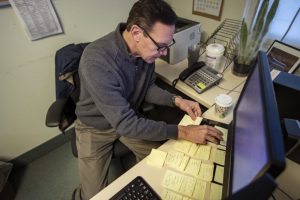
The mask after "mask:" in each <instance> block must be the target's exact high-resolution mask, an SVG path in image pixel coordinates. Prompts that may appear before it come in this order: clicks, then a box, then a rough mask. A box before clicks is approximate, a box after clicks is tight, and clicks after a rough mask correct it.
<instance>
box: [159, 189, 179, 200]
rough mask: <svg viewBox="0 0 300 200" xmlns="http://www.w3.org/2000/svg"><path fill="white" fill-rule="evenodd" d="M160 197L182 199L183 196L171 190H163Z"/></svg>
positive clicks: (167, 199)
mask: <svg viewBox="0 0 300 200" xmlns="http://www.w3.org/2000/svg"><path fill="white" fill-rule="evenodd" d="M162 199H164V200H182V199H183V196H182V195H180V194H177V193H175V192H173V191H171V190H166V189H165V190H164V191H163V194H162Z"/></svg>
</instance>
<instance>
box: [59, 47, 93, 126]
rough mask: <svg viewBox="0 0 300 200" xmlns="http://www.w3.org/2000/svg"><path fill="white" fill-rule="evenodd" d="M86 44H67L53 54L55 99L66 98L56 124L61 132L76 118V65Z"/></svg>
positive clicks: (78, 89)
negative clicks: (59, 118) (58, 121)
mask: <svg viewBox="0 0 300 200" xmlns="http://www.w3.org/2000/svg"><path fill="white" fill-rule="evenodd" d="M88 44H89V43H80V44H69V45H66V46H64V47H62V48H61V49H59V50H58V51H57V52H56V54H55V85H56V99H65V100H66V103H65V105H64V109H63V112H62V117H61V120H60V123H59V126H58V127H59V129H60V130H61V131H62V132H64V131H65V130H66V129H67V128H68V127H69V126H71V125H72V124H73V122H74V121H75V120H76V118H77V117H76V115H75V108H76V103H77V102H78V100H79V95H80V80H79V75H78V67H79V62H80V58H81V55H82V53H83V50H84V49H85V47H86V46H87V45H88Z"/></svg>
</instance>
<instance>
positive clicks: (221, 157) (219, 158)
mask: <svg viewBox="0 0 300 200" xmlns="http://www.w3.org/2000/svg"><path fill="white" fill-rule="evenodd" d="M225 155H226V151H223V150H220V149H216V151H215V154H214V162H215V163H217V164H219V165H223V166H224V164H225Z"/></svg>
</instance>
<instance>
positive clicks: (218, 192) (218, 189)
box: [209, 183, 223, 200]
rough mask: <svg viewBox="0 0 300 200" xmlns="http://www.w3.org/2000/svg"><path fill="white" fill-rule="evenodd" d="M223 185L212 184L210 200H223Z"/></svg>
mask: <svg viewBox="0 0 300 200" xmlns="http://www.w3.org/2000/svg"><path fill="white" fill-rule="evenodd" d="M222 188H223V187H222V185H218V184H215V183H211V185H210V197H209V199H214V200H219V199H220V200H221V199H222Z"/></svg>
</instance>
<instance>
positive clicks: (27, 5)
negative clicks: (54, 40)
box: [9, 0, 63, 40]
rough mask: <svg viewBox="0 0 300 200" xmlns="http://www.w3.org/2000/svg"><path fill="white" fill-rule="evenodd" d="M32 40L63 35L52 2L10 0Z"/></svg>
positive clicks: (49, 0)
mask: <svg viewBox="0 0 300 200" xmlns="http://www.w3.org/2000/svg"><path fill="white" fill-rule="evenodd" d="M9 2H10V4H11V5H12V7H13V9H14V11H15V13H16V14H17V16H18V18H19V20H20V22H21V24H22V25H23V26H24V28H25V31H26V33H27V35H28V37H29V39H30V40H37V39H41V38H44V37H48V36H51V35H56V34H59V33H62V32H63V30H62V28H61V25H60V23H59V20H58V17H57V15H56V13H55V10H54V8H53V6H52V3H51V0H9Z"/></svg>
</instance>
